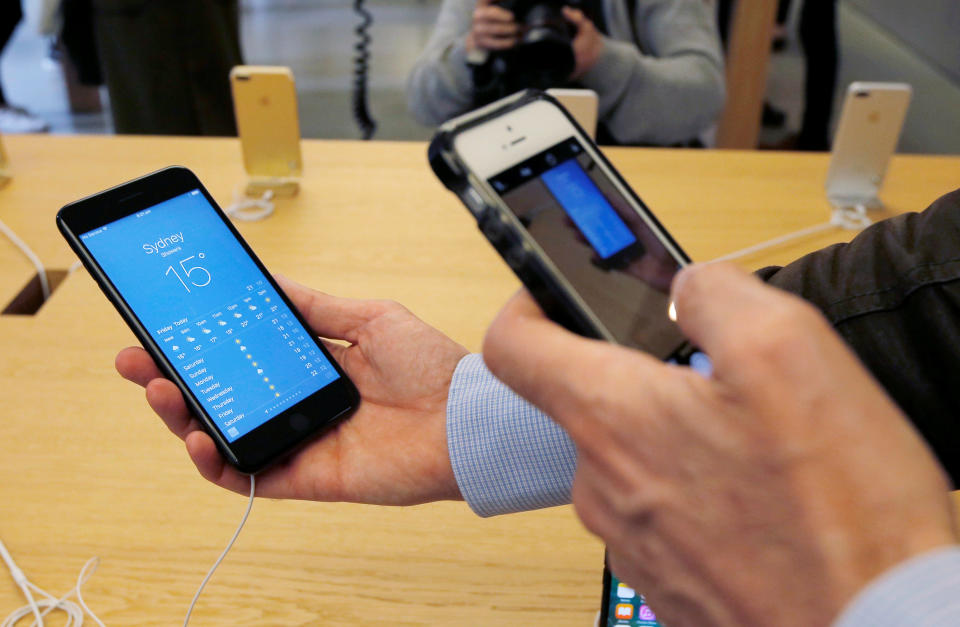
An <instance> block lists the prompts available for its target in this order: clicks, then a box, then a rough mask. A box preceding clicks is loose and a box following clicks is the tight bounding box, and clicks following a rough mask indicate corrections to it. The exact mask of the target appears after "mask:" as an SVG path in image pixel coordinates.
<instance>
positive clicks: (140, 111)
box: [92, 0, 243, 135]
mask: <svg viewBox="0 0 960 627" xmlns="http://www.w3.org/2000/svg"><path fill="white" fill-rule="evenodd" d="M92 4H93V24H94V35H95V39H96V44H97V50H98V52H99V55H100V62H101V64H102V68H103V72H104V77H105V78H106V83H107V88H108V90H109V92H110V108H111V111H112V113H113V122H114V128H115V130H116V132H117V133H133V134H157V135H236V134H237V129H236V122H235V120H234V117H233V100H232V98H231V95H230V82H229V73H230V69H231V68H232V67H233V66H234V65H241V64H242V63H243V57H242V55H241V51H240V10H239V6H238V1H237V0H163V1H162V2H151V1H150V0H93V2H92Z"/></svg>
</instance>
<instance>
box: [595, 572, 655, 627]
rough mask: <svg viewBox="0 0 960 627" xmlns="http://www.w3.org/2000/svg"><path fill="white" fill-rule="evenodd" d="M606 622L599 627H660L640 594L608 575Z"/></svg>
mask: <svg viewBox="0 0 960 627" xmlns="http://www.w3.org/2000/svg"><path fill="white" fill-rule="evenodd" d="M607 604H608V605H607V624H606V625H603V626H601V627H618V626H619V627H662V623H659V622H657V616H656V614H654V613H653V610H652V609H650V606H649V605H647V602H646V600H645V599H644V598H643V595H642V594H637V592H636V590H634V589H633V588H631V587H629V586H627V585H626V584H624V583H622V582H621V581H620V580H619V579H617V578H616V577H615V576H613V575H612V574H611V575H610V598H608V599H607Z"/></svg>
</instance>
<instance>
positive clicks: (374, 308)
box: [274, 274, 387, 344]
mask: <svg viewBox="0 0 960 627" xmlns="http://www.w3.org/2000/svg"><path fill="white" fill-rule="evenodd" d="M274 278H275V279H276V280H277V283H279V284H280V287H281V288H283V291H284V293H286V295H287V297H288V298H289V299H290V301H291V302H292V303H293V306H294V307H296V308H297V310H299V311H300V313H301V314H303V317H304V318H306V320H307V324H309V325H310V328H311V330H312V331H313V332H314V333H316V334H317V335H319V336H321V337H326V338H330V339H334V340H346V341H348V342H350V343H351V344H355V343H356V341H357V330H358V329H359V328H360V327H362V326H363V325H364V324H366V323H367V322H369V321H370V320H372V319H374V318H376V317H377V316H379V315H381V314H383V313H384V312H385V310H386V308H387V304H386V303H385V302H384V301H378V300H361V299H355V298H341V297H339V296H331V295H330V294H325V293H323V292H320V291H317V290H314V289H310V288H308V287H306V286H304V285H301V284H299V283H297V282H296V281H292V280H290V279H288V278H287V277H285V276H282V275H279V274H278V275H275V276H274Z"/></svg>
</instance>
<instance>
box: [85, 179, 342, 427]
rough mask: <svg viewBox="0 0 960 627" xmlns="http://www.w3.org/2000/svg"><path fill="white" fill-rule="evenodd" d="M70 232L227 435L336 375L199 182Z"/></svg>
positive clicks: (258, 422)
mask: <svg viewBox="0 0 960 627" xmlns="http://www.w3.org/2000/svg"><path fill="white" fill-rule="evenodd" d="M80 239H81V240H82V242H83V244H84V245H85V246H86V247H87V249H88V250H89V251H90V254H91V255H92V256H93V258H94V259H96V261H97V263H98V264H99V265H100V267H101V268H102V269H103V271H104V273H106V275H107V277H108V278H109V279H110V281H111V282H112V283H113V285H114V286H115V287H116V289H117V291H118V292H119V293H120V295H121V296H122V297H123V299H124V300H125V301H126V302H127V305H128V306H129V307H130V309H132V310H133V313H134V314H135V315H136V316H137V318H139V320H140V322H141V323H142V324H143V326H144V328H145V329H146V330H147V332H148V333H149V334H150V335H151V336H152V337H153V339H154V340H155V341H156V342H157V344H158V345H159V346H160V349H161V350H162V351H163V354H164V355H165V356H166V357H167V359H168V360H169V361H170V363H172V364H173V366H174V368H176V369H177V371H178V372H179V374H180V375H181V376H182V377H183V380H184V381H185V382H186V383H187V385H188V386H189V388H190V389H191V390H192V391H193V393H194V395H195V396H196V397H197V399H198V400H199V402H200V404H201V405H202V406H203V408H204V409H205V410H206V411H207V413H208V414H209V415H210V417H211V418H212V419H213V421H214V423H215V424H216V425H217V427H218V428H219V429H220V431H221V432H222V433H223V435H224V437H225V438H226V439H227V441H229V442H233V441H234V440H236V439H237V438H240V437H241V436H243V435H245V434H247V433H249V432H250V431H252V430H254V429H256V428H257V427H259V426H260V425H262V424H263V423H265V422H267V421H268V420H270V418H271V417H273V416H275V415H277V414H278V413H280V412H282V411H284V410H285V409H287V408H289V407H291V406H293V405H295V404H296V403H298V402H299V401H301V400H303V399H305V398H307V397H309V396H310V395H312V394H314V393H315V392H317V391H318V390H320V389H321V388H323V387H325V386H326V385H328V384H329V383H330V382H332V381H334V380H336V379H338V378H339V376H340V375H339V374H338V373H337V371H336V370H335V369H334V368H333V366H332V365H331V364H330V362H329V361H328V360H327V359H326V357H325V356H324V355H323V353H321V352H320V351H319V350H318V349H317V347H316V345H315V343H314V342H313V340H311V338H310V333H309V331H307V329H305V328H304V327H303V325H301V324H300V323H299V322H298V321H297V319H296V317H294V315H293V314H292V313H291V311H290V309H289V308H288V307H287V306H286V304H285V303H284V301H283V299H281V298H280V297H279V296H278V294H277V293H276V291H275V290H274V288H273V287H272V286H271V284H270V282H269V281H268V280H267V278H266V277H265V276H264V275H263V273H262V272H261V271H260V269H259V268H258V267H257V265H256V264H255V263H254V261H253V260H252V259H251V258H250V256H249V255H248V254H247V253H246V251H245V250H244V249H243V247H242V246H241V245H240V243H239V242H238V241H237V240H236V238H235V237H234V236H233V234H232V233H231V232H230V229H229V228H227V226H226V224H224V222H223V220H222V219H221V218H220V216H219V214H218V213H217V211H216V210H215V209H214V208H213V207H212V206H211V205H210V203H209V202H208V201H207V199H206V198H205V197H204V195H203V194H201V193H200V191H199V190H193V191H190V192H187V193H185V194H182V195H180V196H177V197H175V198H171V199H170V200H167V201H164V202H162V203H160V204H157V205H154V206H153V207H150V208H148V209H144V210H142V211H139V212H138V213H136V214H133V215H129V216H126V217H124V218H121V219H119V220H117V221H115V222H111V223H109V224H107V225H104V226H102V227H99V228H97V229H94V230H92V231H88V232H86V233H83V234H81V235H80Z"/></svg>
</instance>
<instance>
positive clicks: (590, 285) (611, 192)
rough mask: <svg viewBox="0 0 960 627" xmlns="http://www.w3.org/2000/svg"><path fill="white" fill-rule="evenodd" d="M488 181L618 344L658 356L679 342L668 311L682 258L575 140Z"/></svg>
mask: <svg viewBox="0 0 960 627" xmlns="http://www.w3.org/2000/svg"><path fill="white" fill-rule="evenodd" d="M489 183H490V185H491V186H492V187H493V188H494V189H495V190H496V191H497V192H499V194H500V196H501V198H502V199H503V201H504V202H505V203H506V204H507V206H508V207H509V208H510V210H511V211H512V212H513V213H514V215H516V217H517V218H518V219H519V220H520V222H521V223H522V224H523V225H524V226H525V227H526V229H527V231H528V232H529V233H530V235H531V236H532V237H533V239H534V240H536V242H537V244H539V245H540V247H541V248H542V249H543V251H544V252H545V253H546V255H547V256H548V257H549V258H550V260H551V261H552V262H553V264H554V265H555V266H556V267H557V269H558V270H559V271H560V273H561V274H562V275H563V276H564V277H565V278H566V279H567V281H569V282H570V283H571V284H572V285H573V286H574V288H575V289H576V291H577V293H578V294H579V295H580V297H581V298H582V299H583V301H584V302H585V303H586V305H587V306H588V307H589V308H590V309H591V310H592V311H593V312H594V314H595V315H596V317H597V318H598V319H599V320H600V321H602V322H603V324H604V326H605V327H606V328H607V330H608V331H609V332H610V333H611V334H612V335H613V337H614V338H615V339H616V341H617V342H618V343H620V344H623V345H625V346H632V347H634V348H638V349H640V350H643V351H646V352H648V353H651V354H653V355H656V356H657V357H659V358H661V359H666V358H667V357H669V356H670V355H672V354H673V353H674V352H675V351H676V350H677V349H678V348H679V347H681V346H682V345H683V344H684V338H683V336H682V334H681V333H680V330H679V329H678V328H677V326H676V324H675V323H673V322H672V321H671V320H670V319H669V317H668V313H667V310H668V307H669V305H670V282H671V280H672V279H673V276H674V274H676V273H677V271H678V270H679V269H680V264H679V263H678V262H677V260H676V259H674V257H673V256H672V255H671V254H670V251H669V250H668V249H667V247H666V246H665V245H664V244H663V242H662V241H661V240H660V239H659V237H658V236H657V234H656V233H655V232H654V231H653V229H652V228H651V227H650V226H649V225H648V223H647V222H646V220H644V218H643V217H641V216H640V215H639V214H638V213H637V211H636V210H635V209H634V208H633V206H632V205H631V202H630V201H628V200H627V199H626V198H624V197H623V195H622V194H621V193H620V192H619V191H618V190H617V187H616V186H615V185H614V183H613V182H612V181H611V180H610V179H609V177H608V176H607V175H606V174H605V173H604V171H603V170H602V169H601V168H600V167H599V166H598V165H597V164H596V163H595V162H594V161H593V159H592V158H591V157H590V156H589V154H587V152H586V151H585V150H584V148H583V146H581V145H580V144H579V143H578V142H577V140H576V139H574V138H570V139H567V140H565V141H563V142H560V143H559V144H557V145H555V146H553V147H551V148H549V149H547V150H545V151H543V152H541V153H539V154H537V155H534V156H533V157H531V158H529V159H527V160H525V161H523V162H521V163H519V164H517V165H516V166H514V167H512V168H510V169H508V170H505V171H504V172H501V173H499V174H497V175H495V176H493V177H491V178H490V179H489Z"/></svg>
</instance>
